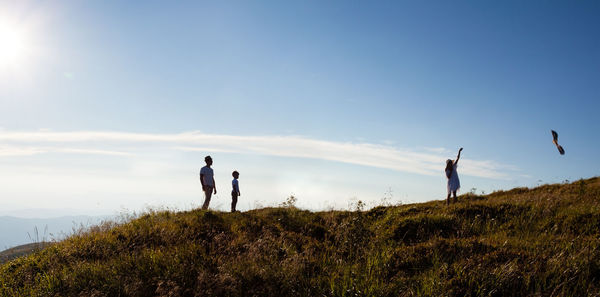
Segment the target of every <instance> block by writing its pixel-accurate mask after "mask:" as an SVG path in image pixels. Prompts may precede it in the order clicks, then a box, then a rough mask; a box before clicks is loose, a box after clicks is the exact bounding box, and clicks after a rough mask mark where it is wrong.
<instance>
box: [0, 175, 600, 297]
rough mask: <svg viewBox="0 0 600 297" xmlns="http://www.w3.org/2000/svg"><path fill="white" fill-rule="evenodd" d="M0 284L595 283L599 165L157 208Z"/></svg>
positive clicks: (174, 289) (5, 288)
mask: <svg viewBox="0 0 600 297" xmlns="http://www.w3.org/2000/svg"><path fill="white" fill-rule="evenodd" d="M0 295H1V296H202V295H208V296H210V295H216V296H599V295H600V178H592V179H587V180H581V181H578V182H574V183H571V184H560V185H558V184H557V185H544V186H541V187H538V188H534V189H525V188H517V189H513V190H510V191H502V192H495V193H492V194H489V195H485V196H478V195H474V194H468V195H463V196H460V197H459V203H457V204H454V205H451V206H446V205H445V202H443V201H433V202H428V203H421V204H411V205H400V206H387V207H383V206H380V207H376V208H373V209H371V210H368V211H359V210H357V211H327V212H317V213H315V212H309V211H303V210H299V209H296V208H294V207H293V206H292V205H286V207H281V208H264V209H258V210H252V211H248V212H244V213H234V214H230V213H221V212H212V211H200V210H194V211H188V212H178V213H175V212H170V211H155V212H150V213H148V214H145V215H143V216H141V217H139V218H135V219H132V220H130V221H128V222H124V223H118V224H117V223H105V224H103V225H101V226H97V227H93V228H91V229H89V230H86V231H82V232H79V233H78V234H76V235H73V236H71V237H70V238H68V239H66V240H63V241H61V242H59V243H56V244H54V245H51V246H49V247H47V248H45V249H43V250H41V251H39V252H36V253H33V254H31V255H28V256H26V257H22V258H19V259H16V260H13V261H11V262H8V263H5V264H4V265H2V266H0Z"/></svg>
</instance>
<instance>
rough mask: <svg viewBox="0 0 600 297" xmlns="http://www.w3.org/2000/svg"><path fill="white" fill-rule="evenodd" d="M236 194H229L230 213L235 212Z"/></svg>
mask: <svg viewBox="0 0 600 297" xmlns="http://www.w3.org/2000/svg"><path fill="white" fill-rule="evenodd" d="M237 198H238V196H237V193H231V212H235V205H236V204H237Z"/></svg>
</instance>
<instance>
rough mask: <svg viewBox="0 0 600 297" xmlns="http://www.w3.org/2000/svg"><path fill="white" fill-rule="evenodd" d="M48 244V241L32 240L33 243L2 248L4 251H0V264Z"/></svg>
mask: <svg viewBox="0 0 600 297" xmlns="http://www.w3.org/2000/svg"><path fill="white" fill-rule="evenodd" d="M50 244H51V243H49V242H34V243H28V244H23V245H19V246H16V247H13V248H10V249H7V250H4V251H2V252H0V264H3V263H5V262H8V261H10V260H13V259H16V258H18V257H22V256H25V255H29V254H31V253H33V252H36V251H38V250H41V249H42V248H44V247H46V246H48V245H50Z"/></svg>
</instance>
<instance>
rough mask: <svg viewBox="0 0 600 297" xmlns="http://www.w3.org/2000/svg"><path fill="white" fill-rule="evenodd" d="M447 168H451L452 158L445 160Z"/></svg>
mask: <svg viewBox="0 0 600 297" xmlns="http://www.w3.org/2000/svg"><path fill="white" fill-rule="evenodd" d="M448 169H452V160H450V159H448V160H446V170H448Z"/></svg>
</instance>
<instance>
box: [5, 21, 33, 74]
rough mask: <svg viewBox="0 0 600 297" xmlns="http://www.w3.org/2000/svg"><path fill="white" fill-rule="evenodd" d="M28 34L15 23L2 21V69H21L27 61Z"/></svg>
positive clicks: (28, 50)
mask: <svg viewBox="0 0 600 297" xmlns="http://www.w3.org/2000/svg"><path fill="white" fill-rule="evenodd" d="M27 41H28V40H27V34H26V32H25V31H23V30H19V28H18V27H17V26H16V25H14V24H9V23H7V22H2V21H0V67H1V68H0V70H19V69H21V68H22V67H23V66H24V65H23V64H25V63H26V62H27V58H28V55H29V52H30V50H31V49H30V47H29V46H28V42H27Z"/></svg>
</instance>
